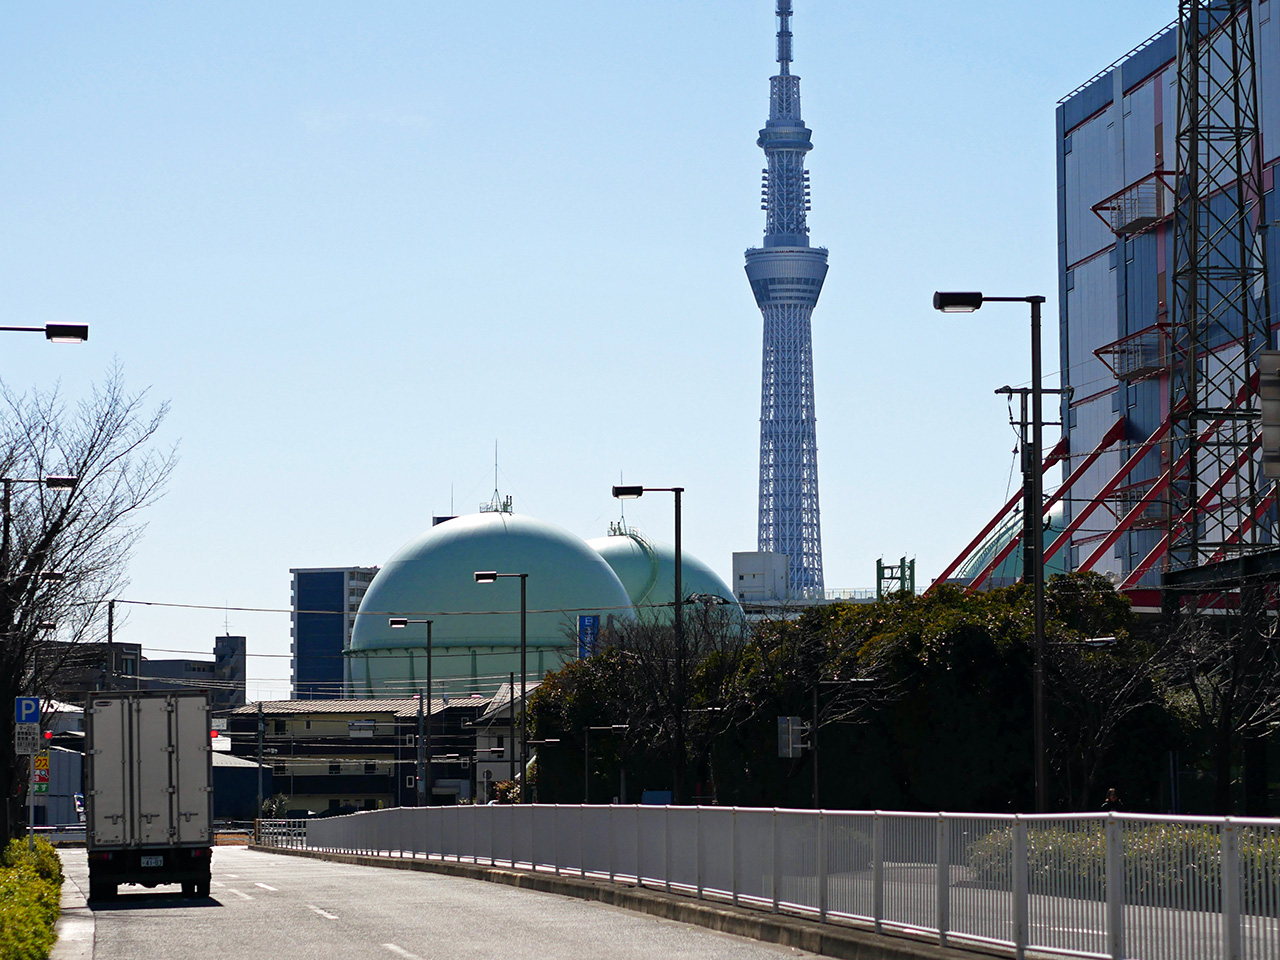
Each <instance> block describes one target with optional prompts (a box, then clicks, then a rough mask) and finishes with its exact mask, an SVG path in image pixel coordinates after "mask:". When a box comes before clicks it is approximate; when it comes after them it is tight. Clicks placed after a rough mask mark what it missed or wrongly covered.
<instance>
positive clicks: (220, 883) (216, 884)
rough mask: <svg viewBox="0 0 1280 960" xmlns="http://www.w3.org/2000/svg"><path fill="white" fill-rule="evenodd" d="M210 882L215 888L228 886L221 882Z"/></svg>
mask: <svg viewBox="0 0 1280 960" xmlns="http://www.w3.org/2000/svg"><path fill="white" fill-rule="evenodd" d="M209 882H210V883H212V884H213V885H214V886H215V887H225V886H226V884H225V883H223V882H222V881H221V880H210V881H209Z"/></svg>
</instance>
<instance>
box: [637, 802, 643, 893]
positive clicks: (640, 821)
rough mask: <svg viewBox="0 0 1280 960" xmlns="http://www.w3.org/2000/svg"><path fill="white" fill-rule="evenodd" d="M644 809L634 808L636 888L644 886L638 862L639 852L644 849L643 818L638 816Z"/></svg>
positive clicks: (641, 864)
mask: <svg viewBox="0 0 1280 960" xmlns="http://www.w3.org/2000/svg"><path fill="white" fill-rule="evenodd" d="M642 810H644V807H641V806H637V807H636V886H637V887H643V886H644V878H643V877H641V876H640V870H641V868H642V867H643V866H644V864H643V863H642V862H641V860H640V851H641V850H643V849H644V818H643V817H642V816H640V812H641V811H642Z"/></svg>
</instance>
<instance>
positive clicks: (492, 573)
mask: <svg viewBox="0 0 1280 960" xmlns="http://www.w3.org/2000/svg"><path fill="white" fill-rule="evenodd" d="M497 579H498V571H497V570H477V571H476V583H495V582H497Z"/></svg>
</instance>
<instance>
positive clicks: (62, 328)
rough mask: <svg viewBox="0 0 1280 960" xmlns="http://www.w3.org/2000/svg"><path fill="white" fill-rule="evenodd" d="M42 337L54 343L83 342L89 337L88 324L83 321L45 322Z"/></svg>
mask: <svg viewBox="0 0 1280 960" xmlns="http://www.w3.org/2000/svg"><path fill="white" fill-rule="evenodd" d="M44 338H45V339H46V340H52V341H53V342H54V343H84V342H85V341H86V340H88V339H89V325H88V324H85V323H46V324H45V325H44Z"/></svg>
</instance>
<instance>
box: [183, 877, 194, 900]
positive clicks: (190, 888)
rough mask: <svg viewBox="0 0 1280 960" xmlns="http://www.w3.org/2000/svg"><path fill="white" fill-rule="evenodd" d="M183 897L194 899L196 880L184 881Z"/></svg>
mask: <svg viewBox="0 0 1280 960" xmlns="http://www.w3.org/2000/svg"><path fill="white" fill-rule="evenodd" d="M182 895H183V896H184V897H194V896H195V895H196V882H195V881H194V880H184V881H182Z"/></svg>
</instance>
